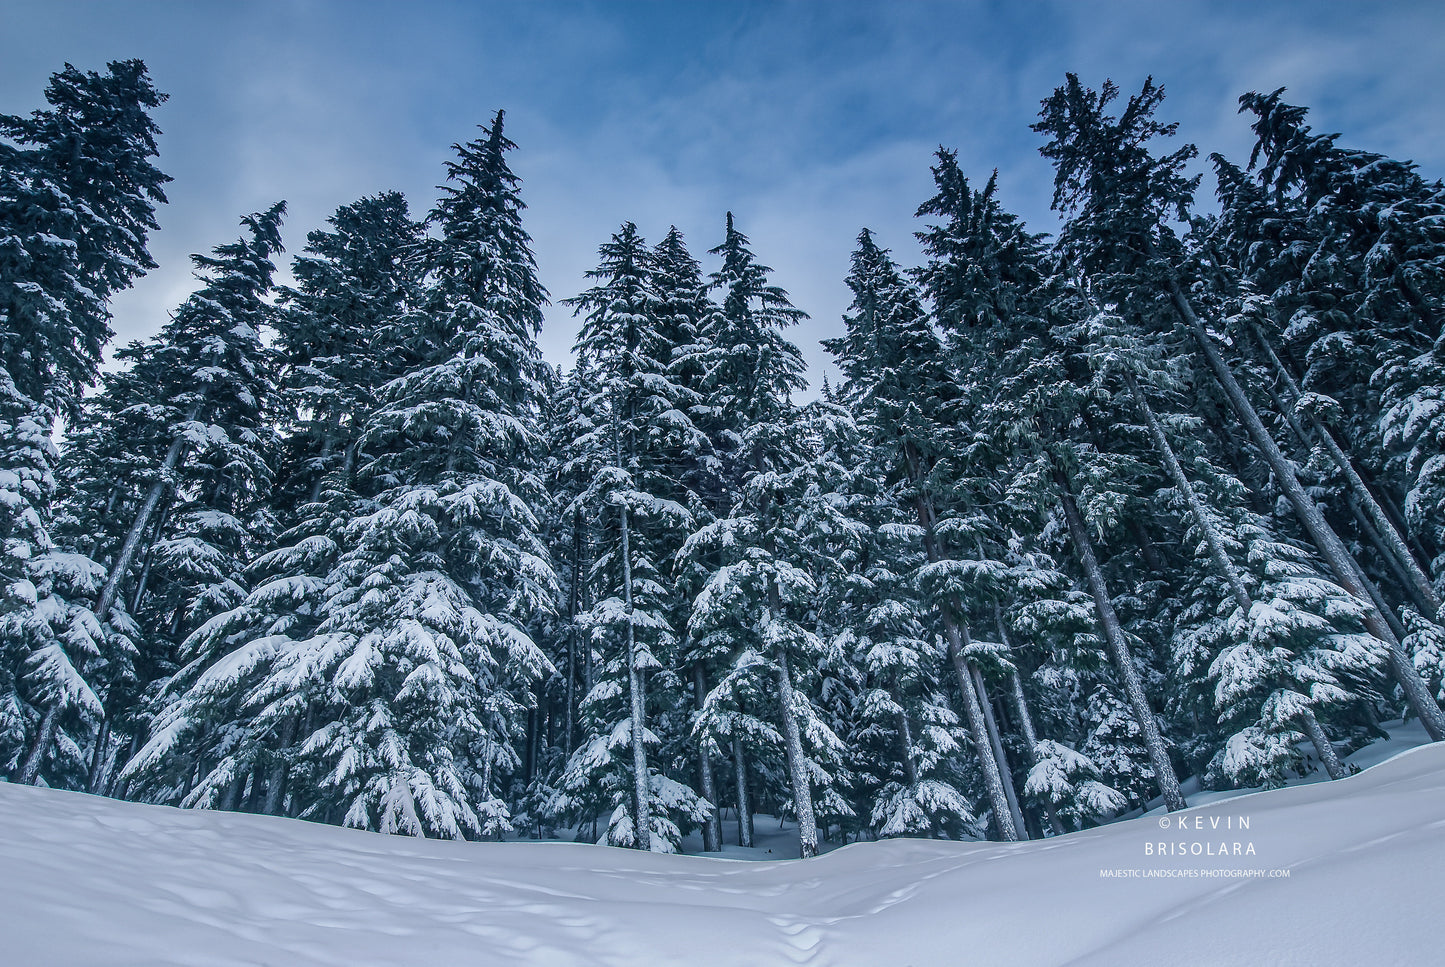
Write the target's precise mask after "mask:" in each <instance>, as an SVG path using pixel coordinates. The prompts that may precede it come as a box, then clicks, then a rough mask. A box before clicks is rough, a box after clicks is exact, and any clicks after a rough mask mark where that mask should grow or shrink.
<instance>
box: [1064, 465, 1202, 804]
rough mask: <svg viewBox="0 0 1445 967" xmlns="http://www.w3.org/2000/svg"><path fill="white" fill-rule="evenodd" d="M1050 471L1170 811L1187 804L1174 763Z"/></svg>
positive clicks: (1081, 531)
mask: <svg viewBox="0 0 1445 967" xmlns="http://www.w3.org/2000/svg"><path fill="white" fill-rule="evenodd" d="M1053 474H1054V482H1055V483H1057V484H1058V487H1059V497H1060V499H1061V500H1062V502H1063V505H1064V520H1065V521H1066V523H1067V524H1068V527H1069V536H1070V537H1071V538H1072V539H1073V543H1074V550H1075V552H1076V553H1077V554H1078V555H1079V563H1080V564H1081V565H1082V566H1083V568H1084V576H1085V578H1086V579H1087V580H1088V583H1089V592H1090V593H1091V594H1092V595H1093V597H1094V610H1095V611H1096V612H1097V613H1098V617H1099V626H1100V628H1101V629H1102V630H1103V632H1104V640H1105V641H1106V642H1107V643H1108V645H1109V657H1110V659H1112V661H1113V663H1114V670H1115V671H1116V672H1117V673H1118V675H1119V679H1120V681H1121V682H1122V683H1123V685H1124V694H1125V695H1126V696H1127V697H1128V699H1129V706H1130V708H1132V709H1133V711H1134V718H1135V720H1136V721H1138V723H1139V729H1140V731H1141V732H1143V734H1144V747H1145V748H1146V749H1147V750H1148V752H1149V762H1150V764H1151V765H1152V766H1153V767H1154V775H1155V778H1157V779H1158V781H1159V793H1160V795H1161V796H1163V798H1164V808H1166V809H1168V810H1169V811H1170V812H1174V811H1176V810H1179V809H1184V808H1186V807H1187V806H1188V803H1186V802H1185V801H1184V793H1183V792H1182V791H1181V790H1180V788H1179V777H1178V776H1176V775H1175V774H1174V765H1173V763H1171V762H1170V761H1169V750H1168V749H1166V748H1165V747H1164V736H1163V735H1161V734H1160V733H1159V723H1158V721H1156V720H1155V718H1154V710H1153V709H1152V708H1150V707H1149V699H1148V698H1147V697H1146V696H1145V695H1144V686H1143V684H1142V683H1141V682H1140V681H1139V672H1138V670H1137V669H1136V668H1135V667H1134V659H1133V656H1131V655H1130V654H1129V645H1128V643H1127V642H1125V641H1124V630H1123V628H1121V627H1120V625H1119V616H1118V615H1116V614H1115V613H1114V605H1113V603H1112V602H1111V601H1110V600H1109V591H1108V588H1107V587H1106V586H1105V585H1104V572H1103V571H1102V570H1101V569H1100V568H1099V561H1098V559H1097V558H1095V557H1094V545H1093V543H1092V542H1091V541H1090V540H1089V532H1088V531H1087V530H1086V529H1085V528H1084V518H1083V517H1082V516H1081V515H1080V514H1079V506H1078V504H1077V503H1075V502H1074V492H1073V489H1072V487H1071V486H1070V484H1069V480H1068V478H1067V477H1066V476H1064V472H1063V470H1061V469H1060V468H1059V466H1058V465H1057V464H1054V466H1053Z"/></svg>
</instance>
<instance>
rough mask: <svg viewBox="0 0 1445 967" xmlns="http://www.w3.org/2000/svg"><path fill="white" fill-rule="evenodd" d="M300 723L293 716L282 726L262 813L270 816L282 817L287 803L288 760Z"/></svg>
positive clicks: (272, 760) (273, 756)
mask: <svg viewBox="0 0 1445 967" xmlns="http://www.w3.org/2000/svg"><path fill="white" fill-rule="evenodd" d="M298 724H299V723H298V722H297V720H296V716H294V715H291V716H288V717H287V718H286V721H285V722H284V723H282V725H281V734H280V735H279V736H278V737H277V738H278V742H277V745H278V748H277V749H276V751H275V752H274V753H273V755H272V757H271V772H270V774H269V775H268V776H267V777H266V804H265V805H264V806H263V807H262V811H263V812H265V813H266V815H268V816H279V815H281V807H282V805H284V804H285V801H286V773H287V766H289V765H290V763H289V761H288V760H287V758H286V754H287V751H288V750H289V749H290V748H291V743H292V742H294V741H295V740H296V727H297V725H298Z"/></svg>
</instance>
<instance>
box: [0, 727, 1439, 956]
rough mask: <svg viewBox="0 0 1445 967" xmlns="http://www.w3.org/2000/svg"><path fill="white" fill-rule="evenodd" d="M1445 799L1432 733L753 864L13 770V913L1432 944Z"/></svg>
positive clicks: (632, 941) (238, 946) (1393, 949)
mask: <svg viewBox="0 0 1445 967" xmlns="http://www.w3.org/2000/svg"><path fill="white" fill-rule="evenodd" d="M1442 802H1445V745H1435V746H1426V747H1422V748H1419V749H1415V750H1413V751H1410V752H1406V753H1404V754H1402V755H1400V756H1397V757H1396V758H1394V759H1391V760H1390V761H1388V762H1386V763H1384V764H1382V765H1379V766H1376V767H1374V768H1372V769H1369V770H1367V771H1365V772H1363V773H1361V774H1360V775H1358V776H1355V777H1352V778H1349V779H1345V780H1342V781H1339V782H1334V783H1319V784H1314V785H1305V786H1297V787H1292V788H1288V789H1281V790H1276V791H1272V792H1266V793H1258V794H1254V795H1248V796H1242V797H1238V798H1234V799H1229V800H1225V801H1219V802H1214V803H1211V804H1209V805H1207V806H1200V807H1196V808H1194V809H1191V810H1188V811H1187V812H1185V813H1181V814H1175V815H1173V816H1167V817H1161V816H1160V815H1158V814H1151V815H1149V816H1146V817H1143V818H1141V819H1137V820H1132V821H1129V822H1124V823H1119V824H1116V825H1113V826H1107V827H1103V828H1099V829H1094V830H1090V831H1087V832H1084V833H1078V834H1074V835H1070V836H1065V837H1061V838H1057V839H1052V840H1047V841H1044V842H1032V843H1019V844H1012V845H1002V844H995V843H974V844H960V843H939V842H931V841H921V840H892V841H887V842H880V843H864V844H858V845H854V846H849V847H845V848H843V849H840V850H837V851H835V852H832V853H829V854H826V855H824V856H821V857H819V858H817V859H813V860H807V861H790V862H775V863H746V862H737V861H730V860H720V859H711V858H702V857H689V856H662V855H645V854H639V853H634V852H630V851H624V850H616V849H609V848H605V847H596V846H584V845H575V844H560V843H549V844H532V843H516V844H512V843H505V844H480V843H463V842H445V841H436V840H419V839H410V838H402V837H394V836H392V837H388V836H381V835H378V834H375V833H364V832H357V831H353V830H346V829H337V828H332V827H324V826H317V825H312V824H308V823H304V822H298V821H294V820H285V819H273V818H269V817H262V816H250V815H241V814H234V813H217V812H205V811H193V810H179V809H173V808H169V807H163V806H144V805H136V804H131V803H122V802H116V801H111V800H106V799H100V798H95V797H91V796H86V795H82V794H78V793H68V792H56V791H51V790H45V789H35V788H30V787H22V786H13V785H8V784H4V783H0V830H3V833H0V870H3V872H4V875H3V877H0V929H3V934H4V954H3V959H4V961H5V962H6V963H7V964H12V965H15V967H39V965H80V964H86V965H97V967H99V965H141V964H144V965H171V964H174V965H186V967H223V965H225V967H229V965H243V964H244V965H256V964H274V965H285V967H303V965H348V967H355V965H373V964H374V965H413V964H414V965H427V967H447V965H467V964H507V965H516V964H537V965H558V967H561V965H584V964H585V965H619V967H621V965H627V967H637V965H654V964H683V963H685V964H688V965H689V967H711V965H725V964H726V965H732V964H736V965H748V967H756V965H770V964H811V965H817V967H826V965H838V967H843V965H860V967H865V965H866V967H881V965H900V967H901V965H915V967H926V965H935V964H939V965H945V964H947V965H951V964H970V965H974V964H979V965H982V964H1007V965H1030V964H1059V965H1062V964H1070V965H1091V964H1097V965H1109V967H1113V965H1121V964H1149V965H1161V967H1162V965H1172V964H1204V965H1241V967H1243V965H1250V967H1254V965H1258V964H1272V965H1289V964H1299V965H1320V964H1360V963H1370V964H1416V963H1427V962H1431V961H1433V960H1434V959H1435V957H1436V956H1438V950H1439V936H1438V922H1437V919H1436V917H1435V916H1434V915H1433V914H1430V913H1429V912H1428V911H1429V910H1430V909H1433V907H1434V906H1435V904H1436V903H1437V901H1438V893H1439V888H1440V886H1441V884H1442V882H1445V874H1442V873H1441V871H1442V870H1445V809H1442V805H1441V804H1442ZM1164 819H1167V820H1168V821H1169V822H1170V824H1171V825H1170V828H1168V829H1163V828H1161V822H1162V821H1163V820H1164ZM1185 820H1187V824H1186V825H1185V827H1184V828H1180V823H1181V821H1185ZM1161 844H1163V847H1164V853H1165V855H1163V856H1160V855H1158V853H1159V851H1160V849H1161ZM1181 844H1182V845H1181ZM1196 844H1197V846H1196ZM1246 844H1247V845H1248V846H1249V847H1251V848H1252V852H1245V851H1243V850H1242V849H1241V847H1242V846H1244V845H1246ZM1221 847H1223V855H1221ZM1146 851H1147V852H1148V853H1151V854H1154V855H1146ZM1170 854H1173V855H1170ZM1211 854H1212V855H1211ZM1236 854H1240V855H1236Z"/></svg>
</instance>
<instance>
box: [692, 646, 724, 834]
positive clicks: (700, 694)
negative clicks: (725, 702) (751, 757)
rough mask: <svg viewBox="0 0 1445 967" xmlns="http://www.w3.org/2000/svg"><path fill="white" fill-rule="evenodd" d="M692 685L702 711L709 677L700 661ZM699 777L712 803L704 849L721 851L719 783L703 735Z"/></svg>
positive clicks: (704, 830)
mask: <svg viewBox="0 0 1445 967" xmlns="http://www.w3.org/2000/svg"><path fill="white" fill-rule="evenodd" d="M692 685H693V698H694V701H695V703H696V705H697V708H698V711H702V706H703V700H704V699H705V698H706V696H707V677H706V672H704V670H703V667H702V662H700V661H699V662H694V663H693V666H692ZM697 777H698V782H699V784H701V786H702V798H704V799H706V800H707V801H708V802H709V803H711V804H712V808H711V809H709V810H708V814H707V819H705V820H703V824H702V851H703V852H704V853H719V852H721V851H722V816H721V814H720V813H719V812H718V807H717V785H716V783H715V782H714V781H713V774H712V762H711V760H709V759H708V757H707V743H706V742H705V741H704V740H703V739H702V737H701V736H699V737H698V740H697Z"/></svg>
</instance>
